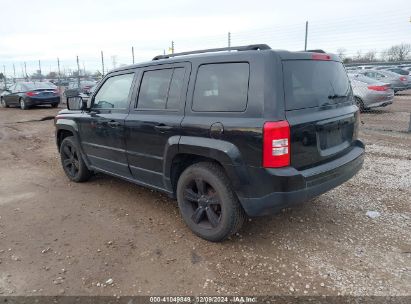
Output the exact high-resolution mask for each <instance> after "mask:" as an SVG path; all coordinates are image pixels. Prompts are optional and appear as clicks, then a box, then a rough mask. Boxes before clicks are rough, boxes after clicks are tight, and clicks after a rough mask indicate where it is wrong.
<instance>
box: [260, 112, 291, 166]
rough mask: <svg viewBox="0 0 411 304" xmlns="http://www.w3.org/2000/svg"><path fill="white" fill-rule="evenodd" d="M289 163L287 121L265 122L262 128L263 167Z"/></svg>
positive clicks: (288, 126)
mask: <svg viewBox="0 0 411 304" xmlns="http://www.w3.org/2000/svg"><path fill="white" fill-rule="evenodd" d="M289 165H290V125H289V124H288V121H286V120H283V121H276V122H266V123H265V124H264V129H263V167H264V168H279V167H286V166H289Z"/></svg>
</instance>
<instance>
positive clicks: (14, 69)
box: [13, 63, 16, 83]
mask: <svg viewBox="0 0 411 304" xmlns="http://www.w3.org/2000/svg"><path fill="white" fill-rule="evenodd" d="M13 76H14V78H13V80H14V83H16V67H15V66H14V63H13Z"/></svg>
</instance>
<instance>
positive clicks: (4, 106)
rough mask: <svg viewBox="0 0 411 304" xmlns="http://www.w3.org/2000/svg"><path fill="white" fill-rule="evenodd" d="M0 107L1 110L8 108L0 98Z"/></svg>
mask: <svg viewBox="0 0 411 304" xmlns="http://www.w3.org/2000/svg"><path fill="white" fill-rule="evenodd" d="M0 107H2V108H8V107H9V105H8V104H7V103H6V101H5V100H4V99H3V98H0Z"/></svg>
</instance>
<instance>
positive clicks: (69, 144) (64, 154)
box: [60, 136, 92, 183]
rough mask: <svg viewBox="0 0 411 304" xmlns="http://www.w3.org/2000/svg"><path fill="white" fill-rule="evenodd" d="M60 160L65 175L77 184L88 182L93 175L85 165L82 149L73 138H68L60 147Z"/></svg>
mask: <svg viewBox="0 0 411 304" xmlns="http://www.w3.org/2000/svg"><path fill="white" fill-rule="evenodd" d="M60 159H61V164H62V166H63V170H64V173H66V175H67V177H68V178H69V179H70V180H72V181H73V182H76V183H81V182H85V181H87V180H88V179H89V178H90V177H91V175H92V173H91V171H90V170H89V169H88V168H87V166H86V164H85V163H84V160H83V157H82V155H81V151H80V148H79V146H78V144H77V142H76V140H75V139H74V137H73V136H68V137H66V138H65V139H64V140H63V142H62V143H61V145H60Z"/></svg>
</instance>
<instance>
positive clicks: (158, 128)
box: [154, 124, 173, 132]
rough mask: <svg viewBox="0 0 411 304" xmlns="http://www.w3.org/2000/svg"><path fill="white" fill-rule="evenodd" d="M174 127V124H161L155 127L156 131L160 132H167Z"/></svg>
mask: <svg viewBox="0 0 411 304" xmlns="http://www.w3.org/2000/svg"><path fill="white" fill-rule="evenodd" d="M172 128H173V127H172V126H167V125H165V124H159V125H157V126H154V129H156V131H159V132H167V131H169V130H171V129H172Z"/></svg>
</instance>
